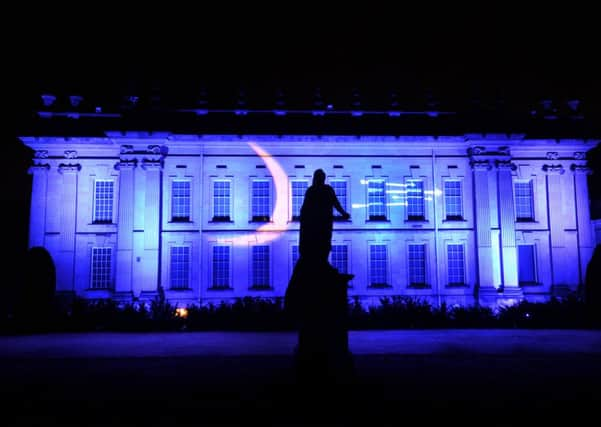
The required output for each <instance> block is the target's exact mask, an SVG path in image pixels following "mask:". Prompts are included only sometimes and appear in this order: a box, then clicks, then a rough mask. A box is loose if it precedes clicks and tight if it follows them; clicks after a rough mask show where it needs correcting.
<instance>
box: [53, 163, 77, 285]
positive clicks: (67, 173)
mask: <svg viewBox="0 0 601 427" xmlns="http://www.w3.org/2000/svg"><path fill="white" fill-rule="evenodd" d="M74 158H75V157H69V158H68V159H69V161H68V162H65V163H60V164H59V165H58V171H59V173H60V174H61V175H62V176H63V183H62V185H63V188H62V199H61V207H60V209H61V216H60V240H59V242H60V243H59V251H58V253H57V254H56V259H55V263H56V279H57V280H56V283H57V291H66V292H68V291H73V290H74V289H75V231H76V218H77V176H78V173H79V171H80V170H81V165H80V164H79V163H75V162H74V161H73V159H74ZM59 288H60V289H59Z"/></svg>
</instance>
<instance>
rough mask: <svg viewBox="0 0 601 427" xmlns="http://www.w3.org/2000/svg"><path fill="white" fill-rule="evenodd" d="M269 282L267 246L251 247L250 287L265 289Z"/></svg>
mask: <svg viewBox="0 0 601 427" xmlns="http://www.w3.org/2000/svg"><path fill="white" fill-rule="evenodd" d="M269 282H270V280H269V246H253V247H252V287H253V288H261V289H267V288H269V287H270V283H269Z"/></svg>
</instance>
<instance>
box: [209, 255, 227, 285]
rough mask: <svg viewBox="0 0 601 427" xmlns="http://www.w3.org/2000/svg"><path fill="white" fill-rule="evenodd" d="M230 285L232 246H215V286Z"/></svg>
mask: <svg viewBox="0 0 601 427" xmlns="http://www.w3.org/2000/svg"><path fill="white" fill-rule="evenodd" d="M229 286H230V247H229V246H213V287H214V288H228V287H229Z"/></svg>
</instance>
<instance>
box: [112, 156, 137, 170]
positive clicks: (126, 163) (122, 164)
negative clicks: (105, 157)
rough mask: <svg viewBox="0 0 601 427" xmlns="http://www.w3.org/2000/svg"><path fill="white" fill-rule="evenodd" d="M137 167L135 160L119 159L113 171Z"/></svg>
mask: <svg viewBox="0 0 601 427" xmlns="http://www.w3.org/2000/svg"><path fill="white" fill-rule="evenodd" d="M137 165H138V160H137V159H124V158H122V159H120V160H119V161H118V162H117V163H115V170H118V171H119V170H125V169H134V168H135V167H136V166H137Z"/></svg>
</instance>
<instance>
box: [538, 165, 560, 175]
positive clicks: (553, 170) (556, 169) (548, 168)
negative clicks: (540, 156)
mask: <svg viewBox="0 0 601 427" xmlns="http://www.w3.org/2000/svg"><path fill="white" fill-rule="evenodd" d="M542 170H543V172H546V173H548V174H559V175H563V174H564V173H565V169H564V168H563V165H547V164H544V165H543V167H542Z"/></svg>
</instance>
